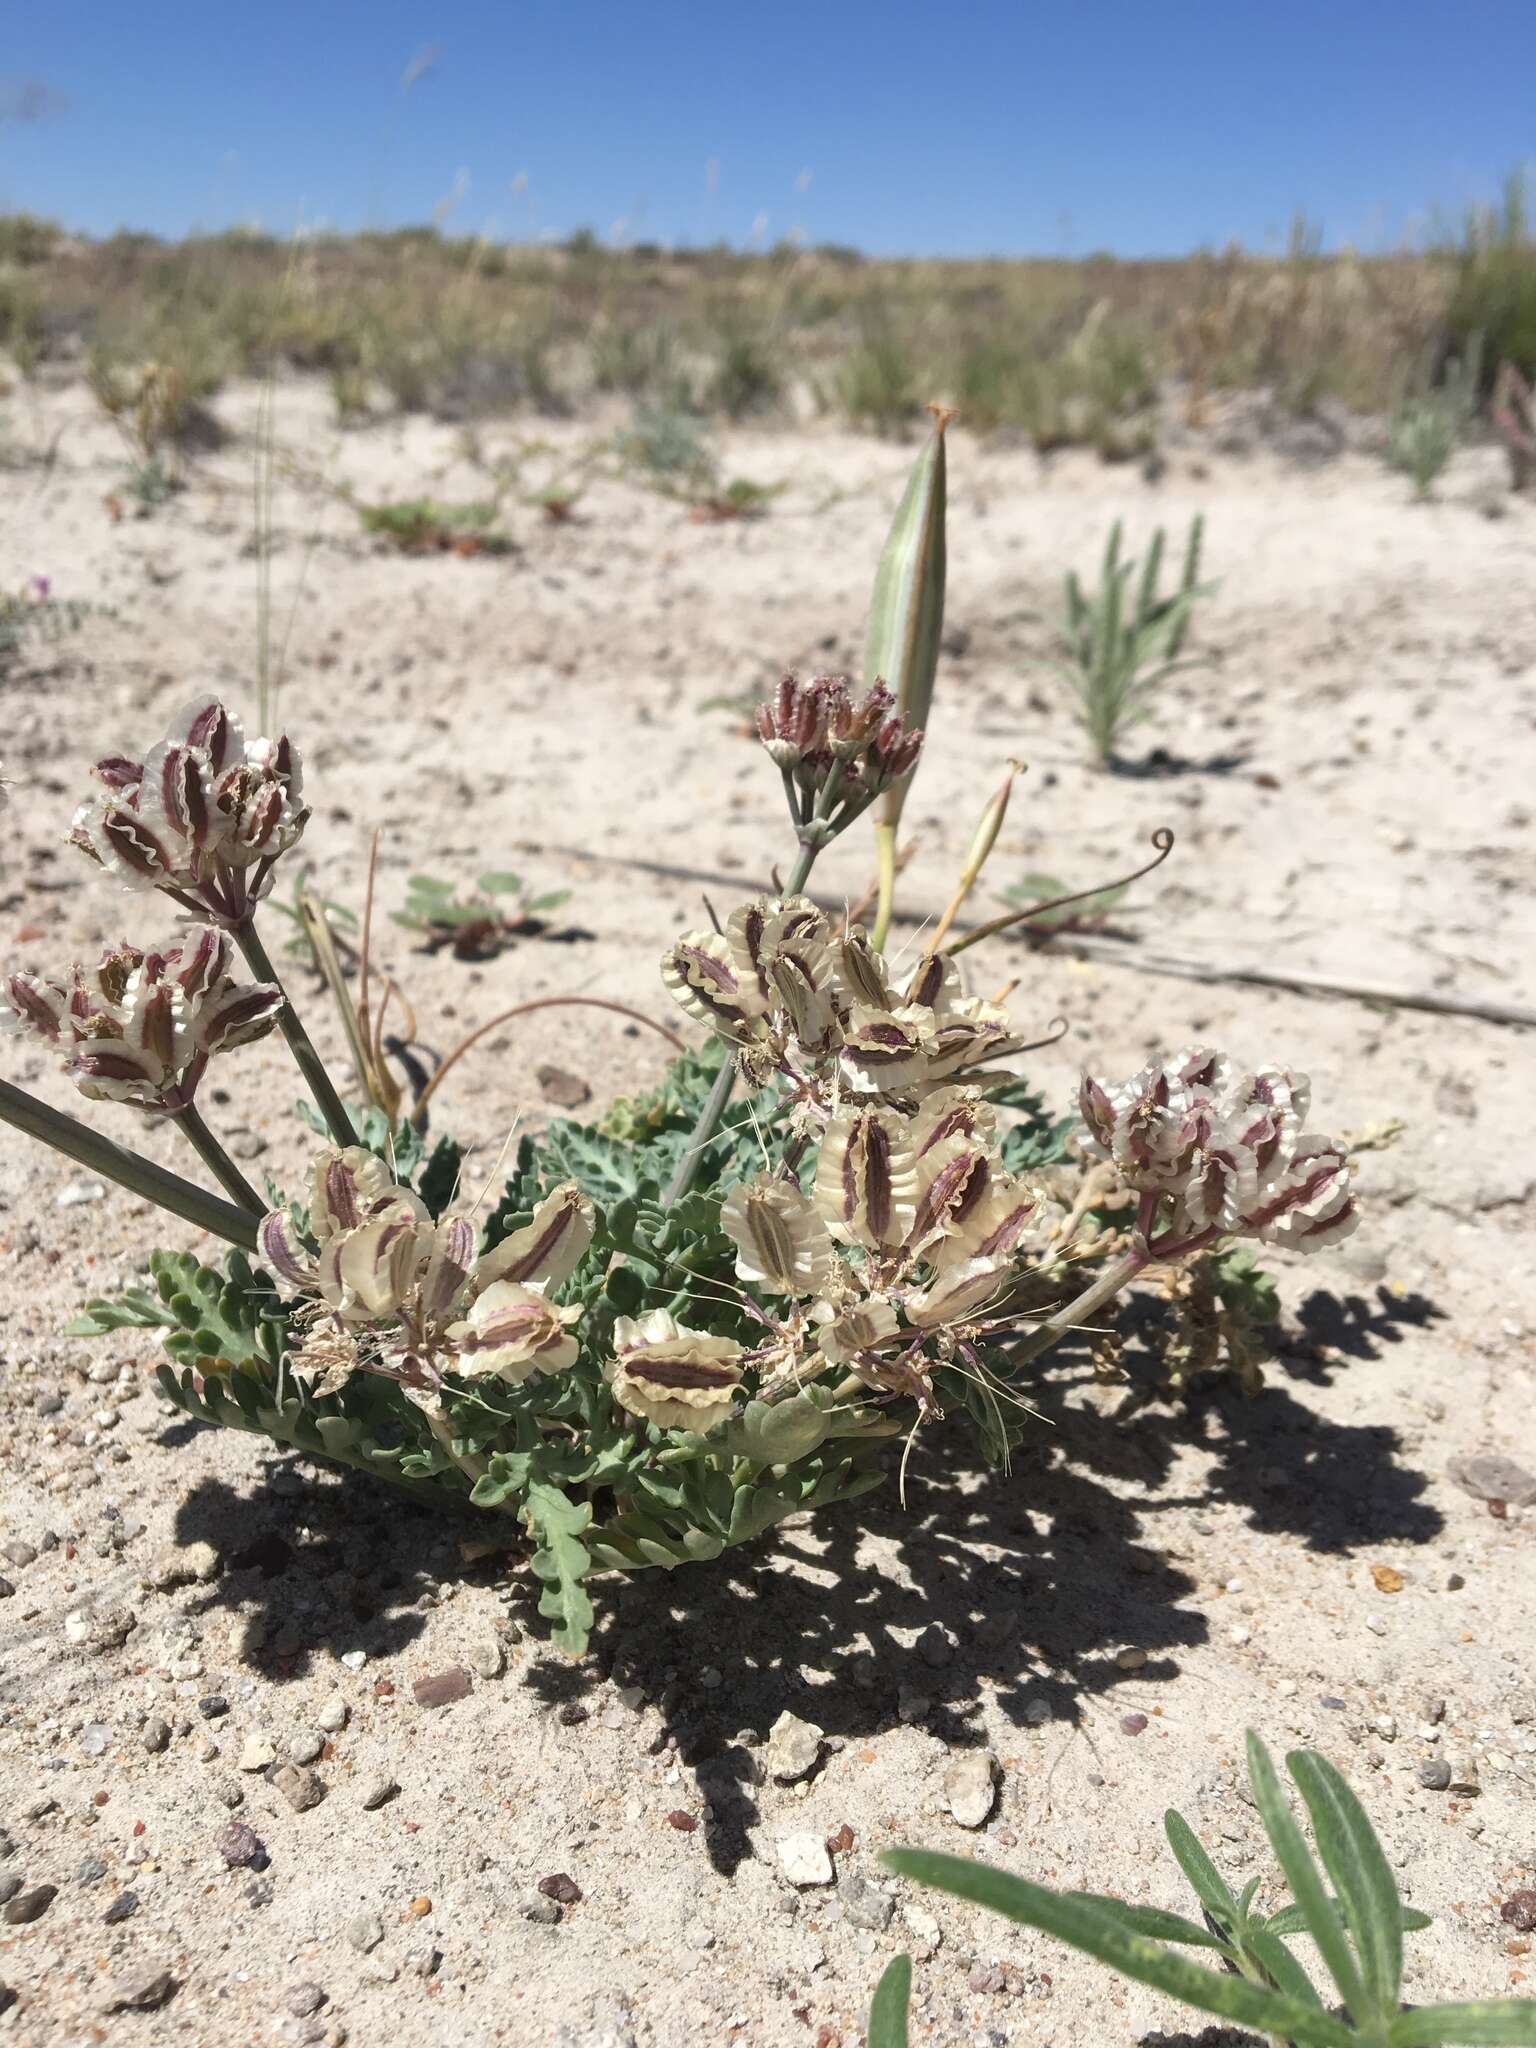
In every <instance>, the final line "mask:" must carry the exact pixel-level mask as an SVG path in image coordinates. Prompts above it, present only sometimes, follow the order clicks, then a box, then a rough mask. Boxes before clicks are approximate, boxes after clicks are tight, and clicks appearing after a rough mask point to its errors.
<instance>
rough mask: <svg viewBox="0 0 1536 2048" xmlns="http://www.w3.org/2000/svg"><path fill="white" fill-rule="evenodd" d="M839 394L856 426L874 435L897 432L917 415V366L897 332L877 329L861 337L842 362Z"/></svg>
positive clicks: (838, 380) (905, 427)
mask: <svg viewBox="0 0 1536 2048" xmlns="http://www.w3.org/2000/svg"><path fill="white" fill-rule="evenodd" d="M837 390H838V396H839V398H840V400H841V401H842V407H843V410H844V412H846V413H847V415H848V417H849V419H850V420H851V421H852V422H853V424H854V425H855V426H856V427H872V428H873V429H874V430H875V432H876V433H877V434H900V433H903V432H905V431H906V429H907V428H908V427H910V426H911V425H912V423H913V421H914V420H915V419H916V418H917V417H918V412H919V404H920V401H919V397H918V385H917V365H916V364H915V363H914V361H913V360H912V356H911V353H910V351H909V350H908V348H907V345H906V343H905V342H904V341H903V340H902V339H901V337H900V335H899V334H897V333H895V332H894V331H893V330H892V329H890V328H880V329H878V330H875V331H872V332H870V333H868V334H866V335H865V337H864V339H863V340H862V341H861V342H860V343H859V345H858V347H857V348H855V349H854V350H853V351H852V352H851V353H850V354H849V355H848V356H847V357H846V358H845V360H844V361H843V362H842V364H841V365H840V366H839V368H838V374H837Z"/></svg>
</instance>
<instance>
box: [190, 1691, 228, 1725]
mask: <svg viewBox="0 0 1536 2048" xmlns="http://www.w3.org/2000/svg"><path fill="white" fill-rule="evenodd" d="M197 1711H198V1712H199V1713H200V1714H201V1715H202V1717H203V1719H204V1720H205V1721H219V1720H222V1719H223V1717H224V1716H225V1715H226V1714H227V1713H228V1712H229V1701H228V1700H227V1699H225V1697H224V1695H223V1693H221V1692H210V1693H207V1694H205V1695H204V1697H203V1698H202V1699H200V1700H199V1701H198V1703H197Z"/></svg>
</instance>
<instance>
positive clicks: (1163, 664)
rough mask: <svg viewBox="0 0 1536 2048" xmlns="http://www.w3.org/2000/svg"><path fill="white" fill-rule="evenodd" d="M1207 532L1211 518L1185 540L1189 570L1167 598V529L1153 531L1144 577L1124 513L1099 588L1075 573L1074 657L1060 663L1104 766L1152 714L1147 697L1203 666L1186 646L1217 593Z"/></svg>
mask: <svg viewBox="0 0 1536 2048" xmlns="http://www.w3.org/2000/svg"><path fill="white" fill-rule="evenodd" d="M1204 532H1205V521H1204V519H1203V518H1197V519H1196V520H1195V521H1194V522H1193V523H1192V525H1191V526H1190V529H1189V538H1188V540H1187V541H1186V543H1185V547H1184V570H1183V574H1182V576H1181V577H1180V579H1179V583H1178V586H1177V588H1176V589H1174V590H1172V591H1170V592H1169V593H1168V594H1167V595H1166V596H1164V595H1162V594H1161V593H1160V591H1159V588H1158V585H1159V582H1160V580H1161V576H1162V565H1163V544H1164V537H1163V529H1162V528H1161V527H1159V528H1158V529H1157V532H1156V533H1155V534H1154V535H1153V537H1152V545H1151V547H1150V548H1149V549H1148V550H1147V559H1146V563H1145V565H1144V566H1143V568H1142V571H1141V575H1140V577H1139V578H1138V577H1137V574H1136V568H1137V565H1136V563H1135V561H1134V560H1122V559H1121V555H1120V543H1121V538H1122V529H1121V524H1120V521H1119V520H1118V519H1117V520H1116V521H1115V523H1114V525H1113V527H1111V529H1110V535H1109V544H1108V546H1107V547H1106V548H1105V550H1104V561H1103V564H1102V566H1101V568H1100V570H1099V584H1098V588H1097V590H1095V591H1093V592H1092V593H1091V594H1089V593H1087V592H1085V591H1084V589H1083V586H1082V584H1081V583H1080V582H1079V581H1078V577H1077V574H1076V571H1071V572H1069V574H1068V576H1067V580H1066V586H1065V598H1066V612H1065V618H1064V620H1063V627H1062V631H1063V638H1064V640H1065V642H1066V657H1065V659H1063V660H1060V661H1057V662H1056V663H1055V664H1054V666H1055V669H1056V672H1057V674H1058V675H1059V676H1061V677H1062V678H1063V679H1064V680H1065V682H1066V683H1067V684H1068V686H1069V687H1070V688H1071V690H1072V692H1073V694H1074V696H1075V697H1076V699H1077V708H1078V716H1079V717H1080V718H1081V720H1082V722H1083V724H1084V726H1085V727H1086V729H1087V733H1088V740H1089V744H1090V746H1091V747H1092V748H1093V754H1094V759H1095V760H1096V761H1097V762H1098V763H1099V765H1100V766H1101V767H1107V766H1108V765H1109V764H1110V763H1111V762H1112V761H1113V760H1114V757H1115V749H1116V747H1117V745H1118V743H1119V741H1120V739H1121V737H1122V735H1123V733H1124V730H1125V728H1126V727H1127V726H1128V725H1131V724H1133V723H1134V722H1135V721H1136V720H1137V719H1140V718H1145V717H1146V715H1147V699H1148V698H1149V697H1150V696H1151V694H1152V692H1153V691H1154V690H1155V689H1156V688H1157V686H1158V684H1159V683H1161V682H1164V681H1166V679H1167V678H1168V677H1169V676H1171V675H1176V674H1177V673H1178V672H1179V670H1180V669H1186V668H1194V667H1197V666H1198V665H1199V661H1200V657H1199V656H1188V657H1186V656H1184V654H1183V648H1184V641H1185V637H1186V636H1187V634H1188V632H1189V626H1190V620H1191V618H1192V617H1193V615H1194V609H1195V603H1196V600H1197V599H1198V598H1201V597H1205V596H1207V595H1209V592H1210V585H1208V584H1203V583H1201V582H1200V580H1199V576H1200V548H1201V542H1202V540H1203V538H1204ZM1133 585H1134V599H1133V598H1132V587H1133Z"/></svg>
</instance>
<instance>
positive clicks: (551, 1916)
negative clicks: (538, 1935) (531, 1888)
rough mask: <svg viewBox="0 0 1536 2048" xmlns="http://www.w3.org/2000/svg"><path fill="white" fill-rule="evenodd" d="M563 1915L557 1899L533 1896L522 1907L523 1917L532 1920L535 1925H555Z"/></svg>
mask: <svg viewBox="0 0 1536 2048" xmlns="http://www.w3.org/2000/svg"><path fill="white" fill-rule="evenodd" d="M564 1917H565V1915H564V1913H563V1911H562V1910H561V1906H560V1902H559V1900H558V1899H543V1898H539V1897H537V1896H535V1897H534V1898H531V1899H530V1900H529V1901H528V1903H527V1904H526V1905H525V1906H524V1907H523V1918H524V1919H525V1920H531V1921H533V1923H534V1925H535V1926H537V1927H556V1926H558V1925H559V1923H560V1922H561V1920H563V1919H564Z"/></svg>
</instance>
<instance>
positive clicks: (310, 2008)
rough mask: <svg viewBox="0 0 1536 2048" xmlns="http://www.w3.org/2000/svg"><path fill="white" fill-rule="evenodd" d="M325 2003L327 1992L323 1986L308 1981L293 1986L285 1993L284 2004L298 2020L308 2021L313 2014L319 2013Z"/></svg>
mask: <svg viewBox="0 0 1536 2048" xmlns="http://www.w3.org/2000/svg"><path fill="white" fill-rule="evenodd" d="M325 2001H326V1992H325V1989H324V1987H323V1985H319V1984H315V1983H312V1982H310V1981H309V1980H307V1979H306V1981H305V1982H304V1983H302V1984H291V1985H290V1986H289V1987H288V1989H287V1990H286V1991H285V1992H284V1993H283V2004H284V2005H285V2006H287V2008H288V2010H289V2011H290V2012H291V2013H292V2014H293V2016H294V2018H295V2019H298V2020H304V2019H308V2017H309V2015H310V2014H311V2013H312V2012H318V2011H319V2010H320V2008H321V2006H322V2005H324V2004H325Z"/></svg>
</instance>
